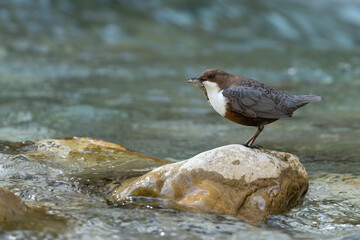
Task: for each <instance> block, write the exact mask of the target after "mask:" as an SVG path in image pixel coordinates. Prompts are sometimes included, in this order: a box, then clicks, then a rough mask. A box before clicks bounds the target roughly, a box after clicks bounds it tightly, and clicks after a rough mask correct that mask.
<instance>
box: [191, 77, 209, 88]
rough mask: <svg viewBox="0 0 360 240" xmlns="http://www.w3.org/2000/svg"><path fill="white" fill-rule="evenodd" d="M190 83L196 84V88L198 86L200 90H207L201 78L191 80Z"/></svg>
mask: <svg viewBox="0 0 360 240" xmlns="http://www.w3.org/2000/svg"><path fill="white" fill-rule="evenodd" d="M187 82H188V83H192V84H194V85H195V86H198V87H199V88H205V87H204V85H203V84H202V82H201V81H200V79H199V78H197V77H196V78H189V79H188V81H187Z"/></svg>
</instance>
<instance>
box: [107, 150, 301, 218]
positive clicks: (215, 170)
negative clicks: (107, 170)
mask: <svg viewBox="0 0 360 240" xmlns="http://www.w3.org/2000/svg"><path fill="white" fill-rule="evenodd" d="M307 189H308V177H307V173H306V171H305V168H304V167H303V165H302V164H301V163H300V162H299V159H298V158H297V157H296V156H294V155H291V154H289V153H284V152H276V151H271V150H266V149H251V148H247V147H244V146H242V145H228V146H224V147H219V148H216V149H213V150H210V151H207V152H203V153H201V154H198V155H197V156H195V157H193V158H191V159H188V160H185V161H182V162H178V163H173V164H168V165H164V166H162V167H159V168H157V169H155V170H153V171H151V172H149V173H147V174H145V175H143V176H141V177H138V178H135V179H132V180H127V181H125V182H123V183H122V185H121V186H119V187H118V188H116V189H115V190H114V191H113V195H112V196H111V197H110V198H109V199H108V200H109V201H111V202H113V203H116V204H119V203H126V202H127V201H131V202H134V201H137V200H140V201H141V199H143V200H144V199H145V200H146V201H149V199H153V200H154V201H155V202H152V203H151V204H159V205H160V206H161V207H170V208H175V209H180V210H186V211H192V212H200V213H212V214H226V215H231V216H235V217H238V218H240V219H243V220H245V221H249V222H258V221H261V220H263V219H264V218H265V217H266V216H267V215H269V214H276V213H281V212H284V211H286V210H289V209H290V208H292V207H294V206H296V205H297V204H299V203H300V202H301V200H302V199H303V197H304V196H305V194H306V192H307Z"/></svg>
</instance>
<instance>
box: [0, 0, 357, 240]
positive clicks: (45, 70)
mask: <svg viewBox="0 0 360 240" xmlns="http://www.w3.org/2000/svg"><path fill="white" fill-rule="evenodd" d="M359 46H360V2H359V1H355V0H316V1H286V0H271V1H250V0H247V1H246V0H243V1H235V0H226V1H220V0H218V1H216V0H214V1H202V0H198V1H189V0H182V1H180V0H171V1H165V0H152V1H115V0H102V1H100V0H98V1H96V0H89V1H81V0H62V1H50V0H12V1H10V0H9V1H6V0H5V1H1V2H0V120H1V121H0V139H1V140H4V141H24V140H35V139H45V138H54V137H61V136H66V135H82V136H91V137H96V138H100V139H103V140H108V141H113V142H117V143H120V144H122V145H124V146H126V147H128V148H130V149H133V150H136V151H139V152H141V153H144V154H148V155H151V156H156V157H160V158H165V159H169V160H174V161H178V160H182V159H186V158H189V157H191V156H193V155H194V154H197V153H199V152H202V151H205V150H208V149H211V148H214V147H218V146H222V145H225V144H230V143H243V142H244V141H245V140H247V139H248V137H250V136H251V135H252V134H253V132H254V131H255V129H254V128H249V127H244V126H239V125H236V124H233V123H231V122H230V121H228V120H226V119H223V118H222V117H221V116H219V115H218V114H217V113H216V112H215V111H214V110H213V109H212V108H210V107H209V106H208V104H207V102H206V100H205V98H204V96H203V95H202V93H201V91H200V90H199V89H197V88H195V87H194V86H192V85H189V84H187V83H186V79H187V78H189V77H195V76H198V75H199V74H200V73H201V72H202V71H204V70H205V69H207V68H213V67H216V68H221V69H224V70H226V71H228V72H230V73H233V74H236V75H242V76H246V77H250V78H254V79H257V80H259V81H262V82H264V83H266V84H269V85H271V86H273V87H276V88H279V89H281V90H286V91H288V92H291V93H298V94H316V95H322V96H323V97H324V100H323V102H321V103H313V104H310V105H308V106H306V107H304V108H301V109H299V110H298V111H297V112H296V113H295V114H294V117H293V118H292V119H285V120H280V121H278V122H276V123H273V124H271V125H269V126H267V127H266V128H265V131H264V132H263V133H262V134H261V136H260V137H259V139H258V140H257V143H258V144H261V145H263V146H265V147H266V148H271V149H276V150H280V151H289V152H291V153H294V154H296V155H298V156H299V157H300V158H301V161H302V162H303V163H304V165H305V167H306V168H307V171H308V173H309V175H310V179H311V186H310V192H309V194H308V197H307V200H306V201H305V203H304V205H303V206H299V207H298V208H296V209H295V210H293V211H291V212H290V213H288V214H285V215H279V216H272V217H271V218H269V220H268V221H267V222H266V223H263V224H260V225H248V224H245V223H242V222H240V221H238V220H237V219H233V218H229V217H216V216H206V215H198V214H187V213H179V212H176V211H171V210H151V209H150V210H148V209H135V210H134V209H131V210H129V209H118V208H115V209H114V208H110V207H108V206H107V205H106V204H104V202H103V201H102V200H98V201H97V200H96V198H94V199H95V200H89V201H93V202H94V203H93V202H92V204H89V203H88V202H87V201H85V200H84V201H85V202H86V204H83V205H81V203H80V205H79V206H81V207H79V206H77V207H78V208H75V207H73V206H69V204H68V202H67V200H66V199H64V201H63V204H60V205H57V207H58V208H59V209H61V210H62V211H63V212H64V214H65V215H67V216H71V217H72V218H73V220H72V221H74V225H76V226H78V227H76V228H75V230H74V229H70V230H69V231H68V232H65V233H57V232H55V233H52V234H53V235H51V237H58V238H64V237H68V238H74V237H79V238H81V237H83V238H86V237H90V236H91V237H94V238H95V237H96V238H97V239H110V237H112V238H114V239H118V238H121V237H123V238H127V239H131V238H133V239H136V238H148V239H155V238H158V236H165V237H167V238H173V239H190V238H193V239H205V238H206V239H211V238H213V239H216V238H218V237H223V238H225V237H228V238H233V239H238V238H241V237H247V239H251V237H253V238H254V237H255V238H254V239H258V238H256V237H259V236H264V239H265V238H270V237H274V238H277V239H282V238H284V239H289V238H300V239H304V238H314V239H318V238H322V237H324V238H341V239H359V238H360V233H359V231H360V212H359V209H360V202H359V197H358V196H359V195H358V194H359V192H355V191H356V189H359V184H360V181H359V177H360V176H359V169H360V157H359V156H360V147H359V146H360V140H359V139H360V130H359V120H360V101H359V99H360V97H359V92H360V48H359ZM1 161H2V163H4V162H6V159H5V158H2V159H1ZM30 168H31V166H30ZM36 169H37V168H36ZM2 171H5V172H6V171H7V170H6V169H5V168H3V169H2ZM14 171H15V170H14ZM22 171H25V170H22ZM34 174H35V175H36V171H35V172H34ZM52 177H54V176H52V175H51V174H49V176H46V177H45V178H44V179H40V180H39V179H38V178H36V181H39V182H37V183H36V184H43V185H44V186H45V185H46V184H47V182H48V178H52ZM7 179H8V178H5V177H3V179H2V182H1V186H5V187H8V188H9V189H13V188H17V189H22V188H24V187H25V186H24V185H21V184H24V182H21V181H18V182H17V183H16V184H17V185H16V186H15V185H13V183H10V182H9V181H8V180H7ZM344 179H345V180H344ZM349 179H350V180H349ZM34 181H35V180H34ZM346 181H348V182H346ZM349 181H350V183H349ZM346 184H347V185H346ZM53 188H54V189H56V187H55V186H53ZM344 189H348V190H344ZM17 193H19V194H18V195H21V196H22V199H23V200H28V201H30V200H31V197H29V196H33V194H30V193H29V194H28V195H26V194H25V195H24V194H21V191H20V190H19V191H17ZM51 198H54V196H52V197H51V196H49V199H51ZM90 205H91V206H90ZM59 206H60V207H59ZM54 208H55V207H54ZM50 209H51V207H50ZM74 209H77V211H75V210H74ZM74 219H75V220H74ZM2 234H3V237H8V238H10V237H11V236H18V237H19V236H20V237H21V236H24V234H25V236H35V237H36V236H39V235H38V234H40V233H37V232H31V231H14V232H7V231H5V232H2ZM42 234H45V235H46V234H47V233H42ZM41 236H42V235H41Z"/></svg>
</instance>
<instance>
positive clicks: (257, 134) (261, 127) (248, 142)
mask: <svg viewBox="0 0 360 240" xmlns="http://www.w3.org/2000/svg"><path fill="white" fill-rule="evenodd" d="M262 130H264V125H259V126H258V129H257V131H256V133H255V134H254V135H253V136H252V137H251V138H249V140H247V141H246V143H245V144H244V146H245V147H250V148H251V147H257V146H253V143H254V142H255V139H256V138H257V137H258V136H259V134H260V133H261V131H262Z"/></svg>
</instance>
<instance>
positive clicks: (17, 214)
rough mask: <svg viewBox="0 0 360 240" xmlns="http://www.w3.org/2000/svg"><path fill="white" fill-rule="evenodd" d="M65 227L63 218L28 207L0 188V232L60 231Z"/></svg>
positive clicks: (65, 222) (65, 223)
mask: <svg viewBox="0 0 360 240" xmlns="http://www.w3.org/2000/svg"><path fill="white" fill-rule="evenodd" d="M66 226H67V221H66V219H65V218H63V217H58V216H55V215H51V214H48V213H47V212H46V211H45V210H43V209H41V208H32V207H28V206H26V205H25V203H23V201H21V199H20V198H19V197H18V196H16V195H15V194H13V193H12V192H10V191H9V190H7V189H6V188H3V187H0V231H1V230H2V229H5V230H17V229H31V230H36V231H43V230H45V229H49V228H54V229H57V230H58V231H60V230H61V229H64V228H66Z"/></svg>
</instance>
